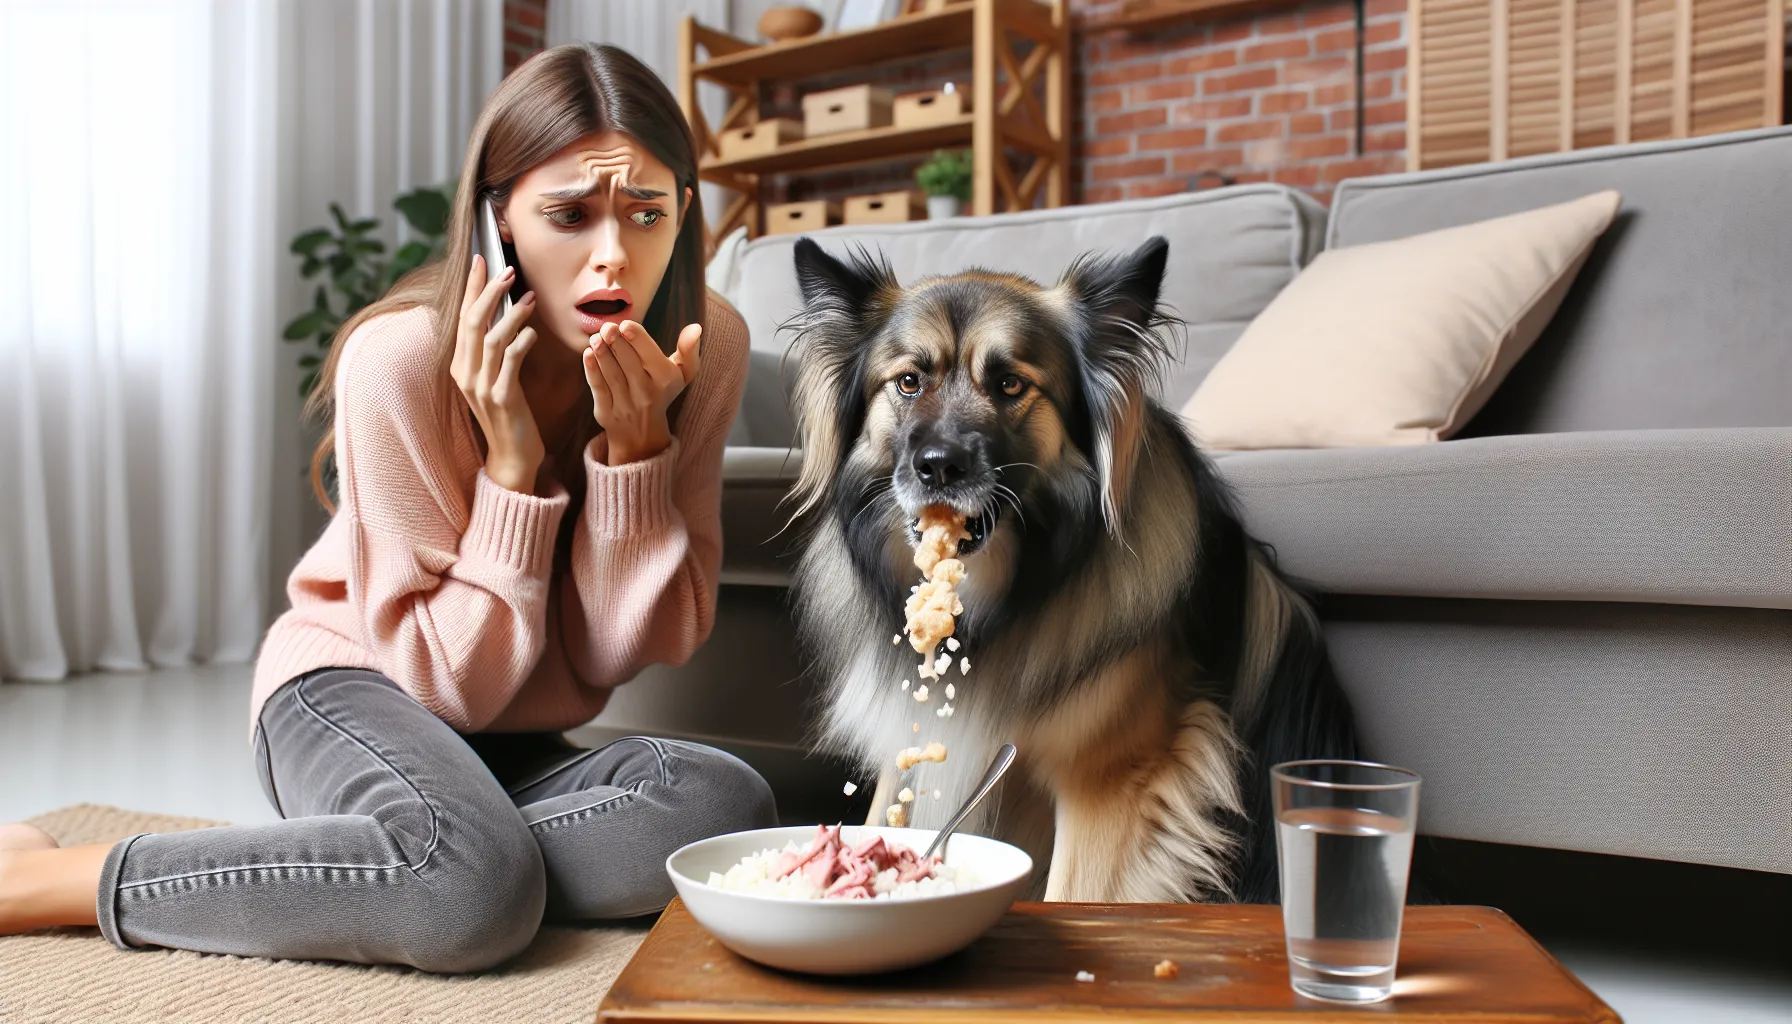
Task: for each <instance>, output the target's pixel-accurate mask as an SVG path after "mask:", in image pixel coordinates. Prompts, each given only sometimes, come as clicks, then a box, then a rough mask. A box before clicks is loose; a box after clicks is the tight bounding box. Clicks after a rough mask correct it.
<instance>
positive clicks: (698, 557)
mask: <svg viewBox="0 0 1792 1024" xmlns="http://www.w3.org/2000/svg"><path fill="white" fill-rule="evenodd" d="M701 344H702V349H701V354H702V366H701V369H700V370H699V371H698V375H697V379H696V380H695V381H693V382H692V384H691V390H690V392H689V394H688V395H687V397H686V401H685V405H684V408H683V411H682V412H681V413H680V415H679V422H678V425H677V428H676V430H675V431H674V436H673V438H672V443H671V445H670V446H668V447H667V448H666V450H665V451H662V452H660V453H659V454H658V455H655V456H653V457H652V458H649V459H643V460H641V461H639V462H633V463H629V464H626V465H622V466H610V465H606V464H605V461H604V459H605V455H606V453H607V446H608V438H606V437H605V435H603V434H599V435H598V436H597V437H595V438H593V439H592V441H591V444H590V446H589V447H587V448H586V450H585V474H586V485H587V486H586V493H585V503H584V508H583V509H582V510H581V512H580V514H579V521H578V523H577V525H576V526H575V527H574V529H573V547H572V571H571V573H569V576H570V579H571V585H570V586H568V585H566V584H564V583H563V584H562V585H561V587H562V589H561V600H562V601H563V602H564V606H563V608H562V613H563V614H562V616H561V619H562V626H561V629H562V633H563V634H564V642H565V646H566V653H567V659H568V661H569V663H570V664H571V665H572V667H573V669H574V671H575V672H577V673H578V676H579V678H580V679H581V680H582V681H583V682H584V683H585V684H586V685H590V686H615V685H617V684H619V683H623V682H626V681H628V680H629V679H632V678H633V677H634V676H635V675H636V674H637V673H639V672H640V671H641V670H642V669H643V668H646V667H647V666H648V665H651V664H655V663H661V664H668V665H682V664H684V663H685V662H686V661H687V660H689V658H690V656H691V655H692V654H693V653H695V652H696V650H697V648H698V647H700V646H702V644H703V641H704V640H706V639H708V638H709V632H710V629H711V627H712V626H713V625H714V623H715V607H716V591H717V586H718V582H717V577H718V575H719V574H720V571H721V565H722V513H721V500H722V448H723V445H724V444H725V442H726V440H727V436H728V428H729V427H730V426H731V425H732V424H733V422H734V415H735V412H736V410H738V409H739V407H740V398H741V392H742V390H743V389H744V387H745V383H746V368H747V332H746V327H745V325H744V324H742V323H741V320H740V314H738V313H736V312H735V311H734V309H733V308H732V307H731V306H728V305H727V304H726V303H723V302H720V301H717V300H715V299H713V298H712V299H711V300H710V305H709V312H708V322H707V323H706V324H705V329H704V336H703V340H702V342H701Z"/></svg>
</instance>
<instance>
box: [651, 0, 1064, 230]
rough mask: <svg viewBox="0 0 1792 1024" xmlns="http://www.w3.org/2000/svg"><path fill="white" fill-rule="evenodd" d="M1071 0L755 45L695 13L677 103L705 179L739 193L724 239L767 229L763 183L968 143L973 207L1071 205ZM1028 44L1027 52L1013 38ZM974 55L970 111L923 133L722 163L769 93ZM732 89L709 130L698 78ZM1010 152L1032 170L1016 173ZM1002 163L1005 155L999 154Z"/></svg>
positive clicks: (847, 138)
mask: <svg viewBox="0 0 1792 1024" xmlns="http://www.w3.org/2000/svg"><path fill="white" fill-rule="evenodd" d="M1065 2H1066V0H1049V2H1041V0H957V2H955V3H952V4H950V5H948V6H946V7H944V8H942V9H940V10H935V11H925V12H919V13H913V14H905V15H902V16H900V17H897V18H894V19H892V20H890V21H887V22H884V23H883V24H880V25H876V26H873V27H871V28H865V29H858V30H856V31H852V32H835V33H828V34H825V35H819V36H812V37H810V38H808V39H801V40H795V41H791V42H786V43H777V44H772V45H769V46H756V45H754V44H751V43H748V42H747V41H746V40H743V39H739V38H737V37H735V36H731V35H729V34H727V33H725V32H721V31H718V30H716V29H713V28H710V27H708V26H706V25H702V24H699V23H698V22H697V21H696V20H695V19H694V18H690V17H687V18H685V19H684V24H683V28H682V32H681V36H680V39H679V69H678V71H679V74H678V79H679V97H678V98H679V102H680V104H682V106H683V107H684V113H685V117H686V118H687V119H688V120H689V121H690V123H691V129H692V131H693V132H694V133H695V134H696V137H697V146H698V151H699V153H700V154H701V156H700V166H699V171H698V173H699V175H700V176H701V177H702V178H703V180H705V181H711V182H715V183H717V184H719V185H723V186H725V187H727V188H729V189H731V190H733V191H734V192H735V193H736V195H735V197H734V199H733V201H732V202H730V204H729V206H728V209H727V210H726V211H725V213H724V215H723V217H722V220H721V226H720V228H719V231H718V234H723V235H725V234H727V233H728V232H730V231H732V230H733V229H734V228H735V227H736V226H738V225H742V224H744V225H746V226H747V229H748V232H749V233H750V234H754V235H757V234H758V233H759V231H760V230H761V219H762V218H761V210H760V208H759V178H760V176H761V175H764V174H793V173H794V174H802V173H809V172H815V171H823V170H832V169H836V168H841V167H852V166H858V165H863V164H869V163H877V162H879V161H883V160H891V159H896V158H900V157H908V156H917V155H922V154H926V153H929V152H932V151H933V150H935V149H938V148H941V147H953V146H967V145H968V146H969V147H970V149H971V154H972V187H971V193H972V194H971V212H972V213H975V214H991V213H1000V212H1006V211H1011V210H1025V209H1031V208H1032V207H1033V206H1034V204H1035V203H1036V202H1038V201H1039V200H1040V198H1041V196H1043V199H1044V204H1045V205H1046V206H1048V207H1052V206H1062V205H1064V204H1065V203H1067V202H1069V200H1070V141H1069V140H1070V82H1069V76H1070V18H1069V14H1068V12H1067V10H1066V8H1065ZM1023 41H1024V42H1030V43H1031V44H1032V47H1031V49H1030V50H1026V51H1025V56H1024V57H1022V56H1019V55H1017V53H1016V43H1017V42H1023ZM963 49H968V50H970V52H971V89H970V94H971V97H970V98H971V112H970V113H968V114H966V115H964V116H963V117H961V118H958V119H956V120H953V121H948V122H945V123H943V124H936V125H929V126H927V127H925V128H893V127H892V128H872V129H867V130H865V131H856V132H843V133H840V134H836V135H823V136H818V137H816V138H812V139H803V140H801V141H798V142H793V143H789V144H787V145H784V146H782V147H780V148H779V149H778V150H776V151H775V152H772V153H767V154H764V155H760V156H753V157H743V158H739V159H734V160H723V159H722V158H721V153H720V150H719V147H718V145H717V141H718V137H719V136H720V134H721V133H722V132H725V131H728V130H729V129H732V128H739V127H743V126H746V125H751V124H757V123H758V121H759V118H760V105H761V100H762V91H763V87H764V86H765V85H766V84H768V83H772V82H790V81H800V80H803V79H809V78H817V77H820V76H823V75H832V74H836V73H839V72H843V71H849V70H852V69H854V68H868V67H871V66H874V65H879V64H887V63H890V62H893V61H900V60H910V59H914V58H917V57H926V56H932V55H935V54H939V53H944V52H948V51H951V50H963ZM700 81H707V82H714V83H715V84H717V85H720V86H722V87H723V88H724V89H726V90H728V92H729V94H730V103H729V107H728V111H727V113H726V114H725V115H724V116H723V118H722V121H721V123H720V124H718V125H715V126H711V125H710V124H709V121H708V119H707V118H706V117H705V116H704V114H703V111H702V110H701V109H700V108H699V107H698V106H697V83H698V82H700ZM1009 150H1016V151H1019V152H1021V153H1023V154H1026V155H1027V157H1028V158H1030V160H1031V163H1030V164H1029V165H1028V166H1027V169H1026V170H1025V171H1024V172H1023V173H1022V174H1020V175H1019V176H1018V177H1017V176H1016V175H1015V174H1014V173H1013V171H1012V169H1011V168H1010V166H1009V161H1008V160H1007V159H1006V158H1005V156H1006V153H1007V152H1008V151H1009ZM998 157H1002V158H1001V159H998Z"/></svg>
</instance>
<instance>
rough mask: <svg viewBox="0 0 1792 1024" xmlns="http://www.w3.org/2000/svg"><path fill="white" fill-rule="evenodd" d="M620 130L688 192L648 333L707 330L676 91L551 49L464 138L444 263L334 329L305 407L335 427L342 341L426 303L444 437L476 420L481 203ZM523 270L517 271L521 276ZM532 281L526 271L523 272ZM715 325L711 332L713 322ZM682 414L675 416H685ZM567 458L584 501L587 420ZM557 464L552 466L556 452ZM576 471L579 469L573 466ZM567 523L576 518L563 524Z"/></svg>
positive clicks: (583, 53) (602, 56) (319, 486)
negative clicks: (458, 420) (461, 333)
mask: <svg viewBox="0 0 1792 1024" xmlns="http://www.w3.org/2000/svg"><path fill="white" fill-rule="evenodd" d="M606 131H616V132H620V133H622V134H623V135H626V136H628V137H629V138H631V139H633V140H634V141H635V142H637V143H639V144H640V145H641V146H642V147H644V148H645V149H646V150H647V151H648V152H649V153H652V154H653V155H654V156H655V157H657V158H658V159H659V161H660V162H661V163H663V164H665V165H666V166H667V167H669V168H671V169H672V173H673V175H674V176H675V177H676V178H677V181H678V185H677V190H676V191H677V197H678V198H677V201H678V202H679V203H680V204H684V202H685V199H684V190H685V189H686V188H689V189H690V190H691V198H690V202H689V205H688V206H682V205H681V208H680V210H679V213H680V215H681V216H682V218H683V219H682V222H681V224H680V227H679V231H678V238H677V240H676V242H675V243H674V244H673V248H672V262H671V264H670V265H669V266H667V267H666V273H665V276H664V277H663V278H661V280H660V287H659V291H658V292H657V293H655V295H654V297H653V302H652V304H651V305H649V306H648V309H647V315H646V316H644V317H642V318H641V326H643V327H645V328H647V331H648V333H649V334H651V335H652V336H653V338H654V340H655V341H657V342H658V343H659V345H660V347H661V348H662V349H664V350H665V351H666V352H668V353H670V352H671V351H672V349H673V347H674V346H676V345H677V343H678V334H679V332H680V331H681V330H683V328H684V326H685V325H686V324H694V323H695V324H702V323H703V322H704V309H705V296H706V292H705V289H704V281H703V267H704V263H705V261H706V252H705V249H706V245H707V242H708V238H707V233H706V230H705V227H704V221H703V200H702V193H701V190H700V189H699V188H698V184H697V145H696V141H695V139H694V138H693V136H692V134H691V128H690V125H689V124H688V123H686V121H685V119H684V113H683V112H682V111H681V110H680V109H679V107H678V102H677V101H676V100H675V99H673V98H672V93H671V91H670V90H668V89H667V88H666V85H665V83H664V82H661V81H660V79H659V76H657V75H655V74H654V73H653V71H652V70H651V69H649V68H648V67H647V65H645V64H643V63H641V62H640V60H638V59H636V58H635V57H634V56H632V55H631V54H629V53H628V52H627V51H626V50H620V49H617V48H616V47H614V46H608V45H600V44H597V43H574V44H568V45H566V46H556V47H554V48H552V49H549V50H543V51H542V52H540V53H538V54H536V55H535V56H534V57H531V58H530V59H529V60H528V61H526V62H525V63H524V64H523V65H522V66H521V67H519V68H517V69H516V70H515V71H513V72H511V74H510V75H509V76H508V77H506V78H505V79H504V81H503V82H502V83H501V84H500V85H499V86H498V88H497V91H495V92H493V93H492V97H491V99H490V100H488V101H486V104H485V109H484V110H482V111H480V112H479V120H478V122H477V123H476V124H474V125H473V134H472V136H471V137H470V138H468V139H467V155H466V159H465V160H464V161H462V163H461V170H460V184H459V185H458V186H457V187H456V189H455V192H454V200H453V204H452V208H451V209H450V211H449V216H448V239H447V246H446V251H445V252H444V253H443V254H442V258H441V259H439V260H436V261H435V262H432V263H430V264H428V265H426V266H422V267H419V268H417V269H416V270H413V271H411V272H410V273H409V274H406V275H405V276H404V277H402V278H400V279H399V280H398V281H397V283H395V284H394V285H393V286H392V289H391V290H390V291H388V292H387V293H386V294H385V295H384V296H382V297H381V298H380V299H379V300H378V301H375V302H372V303H369V304H368V305H367V306H366V307H365V308H364V309H362V310H361V311H360V312H358V313H356V314H355V315H354V316H352V317H350V318H349V319H348V320H346V321H344V323H343V324H342V326H341V327H339V328H337V330H336V338H335V341H333V342H332V343H331V345H330V354H329V356H328V357H326V358H325V359H324V363H323V366H322V367H321V368H320V369H319V370H318V374H317V384H316V385H315V386H314V387H313V388H312V391H311V396H310V398H309V399H308V400H307V401H306V403H305V413H306V415H307V416H311V417H316V418H319V419H327V418H329V417H330V416H331V415H332V413H333V411H334V408H335V394H334V389H335V381H336V364H337V362H338V360H340V359H341V358H342V349H343V345H344V342H345V341H346V340H347V339H348V336H349V335H350V334H353V333H354V331H355V328H357V327H360V326H361V325H362V324H364V323H366V322H367V321H368V320H370V319H372V318H374V317H376V316H380V315H382V314H385V313H396V312H399V311H400V310H406V309H412V308H415V307H417V306H426V307H428V308H429V309H430V310H431V311H433V312H434V314H435V334H436V358H437V362H438V365H439V372H438V376H439V378H440V380H441V384H442V386H441V388H440V396H439V398H438V401H437V408H436V409H435V410H433V412H434V413H435V415H436V417H437V419H438V421H439V423H440V424H441V427H442V429H443V430H448V429H451V427H452V425H453V422H454V421H453V420H452V418H451V417H453V416H457V415H458V416H469V415H471V413H470V410H468V409H467V406H466V401H465V399H464V398H462V397H461V395H460V392H459V390H458V389H457V388H455V386H454V383H453V378H452V377H451V376H450V373H449V369H450V366H451V364H452V361H453V358H454V337H455V329H456V327H457V326H458V321H459V318H460V303H461V298H462V295H463V294H464V293H465V290H466V282H467V275H468V273H470V272H471V270H472V267H473V244H472V236H473V224H474V219H473V217H474V210H475V208H476V203H477V200H478V198H479V197H480V196H482V195H483V196H488V197H490V199H491V201H492V205H494V206H499V207H502V206H503V205H504V203H505V202H506V201H507V200H509V198H510V191H511V189H512V188H513V187H514V186H515V185H516V180H517V179H518V178H520V177H522V176H523V174H524V173H526V172H527V171H528V170H529V169H530V168H532V167H535V166H536V165H538V164H540V163H542V162H543V161H545V160H547V159H548V158H550V157H552V156H553V155H554V154H555V153H558V152H560V151H561V150H562V149H565V148H566V147H567V146H569V145H571V144H572V143H574V142H576V141H578V140H579V139H582V138H584V137H585V136H587V135H592V134H596V133H599V132H606ZM519 269H520V268H519ZM524 276H525V277H526V276H527V275H526V273H525V274H524ZM704 326H705V328H707V326H708V325H707V324H705V325H704ZM674 408H675V411H676V407H674ZM581 423H582V427H581V429H580V430H579V431H576V432H575V436H574V437H573V438H572V441H571V443H569V444H568V445H567V447H566V448H565V449H563V450H562V452H561V453H560V454H561V462H560V465H559V467H558V468H559V469H560V470H561V472H560V474H559V475H560V479H561V480H562V482H563V483H565V484H566V486H567V487H568V489H570V490H573V491H574V492H575V495H577V494H578V493H579V492H581V491H582V485H583V483H584V474H583V472H582V471H581V472H568V470H569V469H573V470H576V469H577V468H578V459H579V457H580V453H581V452H582V451H583V450H584V448H585V444H586V442H588V441H590V440H591V438H592V437H593V436H595V435H596V433H597V425H596V423H595V422H593V421H592V420H591V419H590V418H589V417H585V418H582V419H581ZM335 444H336V438H335V432H334V431H327V432H325V434H324V436H323V437H322V438H321V439H319V441H318V444H317V450H316V451H314V452H313V453H312V456H311V489H312V490H313V491H314V492H315V493H316V494H317V498H318V501H320V502H322V503H323V506H324V507H325V508H326V509H329V510H330V512H331V513H332V514H334V513H335V511H336V507H335V505H334V504H333V503H332V502H331V501H330V497H329V494H328V492H327V491H326V490H325V489H324V484H323V466H324V462H325V460H327V459H328V458H329V457H330V455H331V453H332V452H333V451H334V449H335ZM550 457H552V456H551V455H550ZM569 464H570V465H569ZM566 518H567V521H568V522H569V523H570V522H571V521H572V520H573V519H574V518H575V517H572V516H568V517H566Z"/></svg>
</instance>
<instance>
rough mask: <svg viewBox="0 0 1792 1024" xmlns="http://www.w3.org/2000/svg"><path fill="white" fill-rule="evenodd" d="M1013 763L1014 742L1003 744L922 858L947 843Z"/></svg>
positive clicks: (931, 854) (924, 858)
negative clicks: (969, 794)
mask: <svg viewBox="0 0 1792 1024" xmlns="http://www.w3.org/2000/svg"><path fill="white" fill-rule="evenodd" d="M1013 763H1014V744H1012V743H1004V744H1002V749H1000V750H998V751H996V756H995V760H993V761H991V762H989V770H988V771H986V772H984V773H983V781H982V782H979V783H977V788H976V789H975V790H973V791H972V792H971V798H970V799H969V800H966V801H965V802H964V806H962V807H960V808H959V809H958V813H956V814H954V815H952V820H950V821H948V822H946V827H945V828H942V829H940V834H939V835H937V836H934V837H933V842H932V843H931V844H929V846H928V847H927V852H926V853H923V854H922V855H921V859H922V860H926V859H927V858H929V857H931V856H933V853H934V851H935V850H938V849H939V848H940V847H941V846H942V845H944V844H945V842H946V837H948V836H950V835H951V834H952V830H953V829H955V828H957V827H958V826H960V825H962V824H964V819H966V818H968V817H970V816H971V812H972V811H974V810H976V809H977V805H978V804H979V803H981V802H982V800H983V798H984V797H986V796H988V795H989V791H990V790H992V789H994V788H996V783H997V782H1000V781H1001V779H1002V773H1003V772H1006V771H1007V770H1008V766H1009V765H1011V764H1013Z"/></svg>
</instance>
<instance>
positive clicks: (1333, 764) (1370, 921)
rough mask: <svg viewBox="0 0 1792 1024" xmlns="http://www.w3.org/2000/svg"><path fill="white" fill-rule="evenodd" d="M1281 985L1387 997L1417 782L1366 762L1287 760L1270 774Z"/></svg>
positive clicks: (1324, 993) (1320, 993)
mask: <svg viewBox="0 0 1792 1024" xmlns="http://www.w3.org/2000/svg"><path fill="white" fill-rule="evenodd" d="M1270 778H1271V785H1272V786H1273V787H1274V799H1275V815H1276V857H1277V860H1278V862H1279V863H1280V865H1281V872H1282V923H1283V926H1284V927H1285V928H1286V929H1287V932H1288V979H1289V982H1290V983H1291V984H1292V985H1293V986H1294V990H1295V991H1296V992H1299V993H1300V994H1301V995H1303V996H1310V997H1312V998H1314V999H1327V1000H1332V1001H1334V1002H1349V1003H1372V1002H1375V1001H1377V1000H1381V999H1386V998H1387V997H1388V996H1389V995H1390V994H1392V992H1393V991H1394V964H1395V961H1396V960H1397V959H1398V954H1399V949H1400V916H1401V912H1402V911H1403V910H1404V909H1405V906H1406V878H1407V873H1408V871H1409V869H1410V868H1411V867H1412V840H1413V833H1414V830H1415V829H1416V827H1417V825H1418V821H1419V777H1418V775H1417V774H1415V773H1413V772H1410V771H1407V770H1406V769H1404V768H1394V767H1390V766H1388V765H1385V764H1371V763H1369V762H1366V761H1289V762H1287V763H1286V764H1279V765H1276V766H1275V768H1273V769H1272V770H1271V772H1270Z"/></svg>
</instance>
